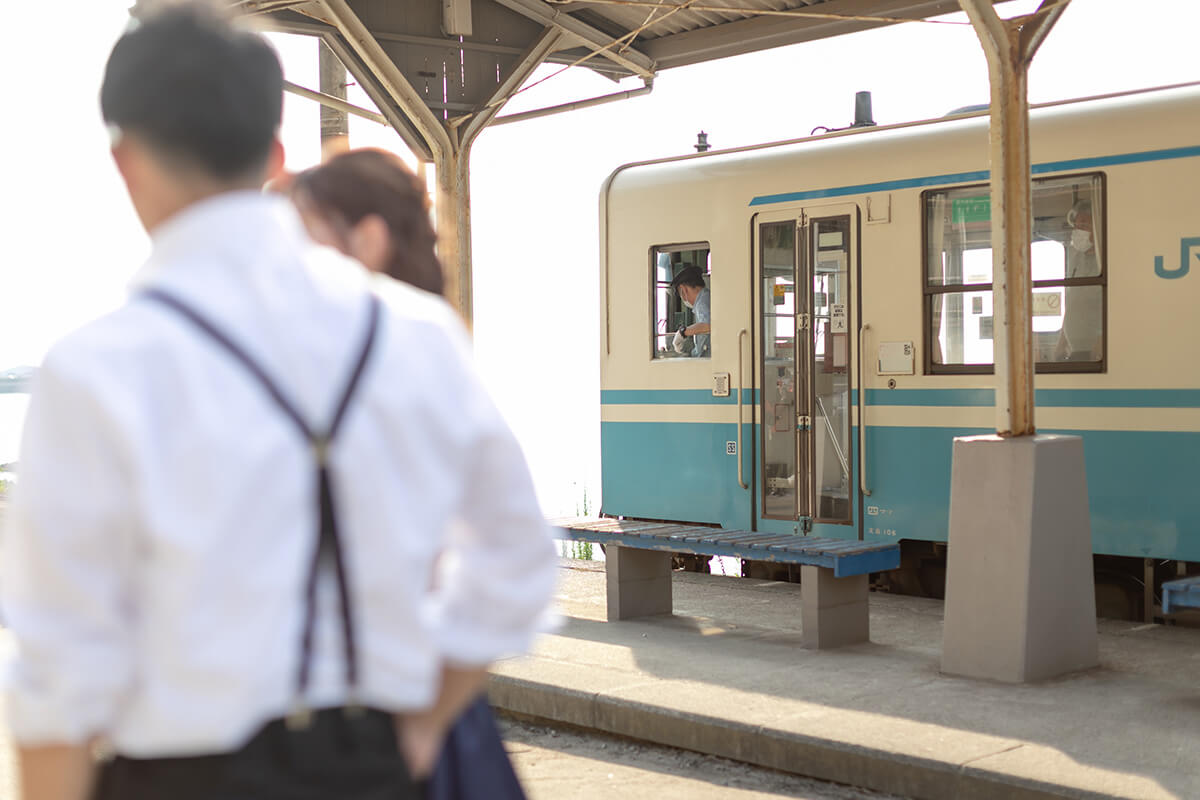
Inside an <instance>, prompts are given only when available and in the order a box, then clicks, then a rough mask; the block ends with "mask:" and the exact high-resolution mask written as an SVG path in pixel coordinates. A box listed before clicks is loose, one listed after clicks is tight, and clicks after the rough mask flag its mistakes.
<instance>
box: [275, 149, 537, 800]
mask: <svg viewBox="0 0 1200 800" xmlns="http://www.w3.org/2000/svg"><path fill="white" fill-rule="evenodd" d="M280 188H281V189H282V190H284V191H287V192H288V193H290V195H291V197H292V202H293V203H294V204H295V205H296V208H297V209H298V210H299V212H300V217H301V219H303V221H304V226H305V228H307V229H308V233H309V236H311V237H312V239H313V240H314V241H316V242H317V243H319V244H323V245H327V246H329V247H332V248H334V249H335V250H338V251H340V252H341V253H343V254H344V255H347V256H350V257H352V258H354V259H356V260H358V261H359V262H361V263H362V264H363V265H364V266H365V267H367V269H369V270H371V271H372V272H376V273H382V274H385V275H387V276H389V277H391V278H393V279H395V280H398V281H401V282H403V283H407V284H411V285H413V286H416V287H417V288H419V289H424V290H425V291H427V292H431V293H433V294H437V295H442V293H443V287H444V281H443V277H442V266H441V263H440V262H439V261H438V258H437V255H436V253H435V252H434V249H435V246H436V244H437V235H436V234H435V233H434V230H433V224H432V222H431V221H430V218H429V198H428V194H427V193H426V191H425V187H424V186H423V185H422V182H421V180H420V179H419V178H418V177H417V176H416V175H414V174H413V173H412V172H411V171H410V170H409V169H408V167H406V166H405V165H404V162H402V161H401V160H400V159H399V158H397V157H396V156H394V155H393V154H391V153H388V152H386V151H383V150H351V151H348V152H344V153H341V154H339V155H337V156H334V157H333V158H331V159H330V160H329V161H327V162H325V163H324V164H322V165H320V166H318V167H313V168H312V169H309V170H306V171H304V172H301V173H299V174H298V175H295V176H293V177H292V178H291V180H290V181H289V182H288V184H287V185H286V186H285V187H280ZM455 676H456V678H457V679H458V685H457V686H455V687H454V688H453V689H452V690H451V693H453V694H455V695H457V696H459V697H460V698H463V697H469V696H470V695H472V694H475V698H474V700H473V701H471V702H469V703H467V704H466V707H465V709H464V710H463V711H462V713H461V714H460V715H459V716H458V717H457V719H456V721H455V722H454V723H453V725H451V726H450V728H449V730H447V731H445V733H444V739H443V740H442V743H441V748H440V753H439V754H438V757H437V760H436V766H434V768H433V772H432V774H431V775H430V776H429V777H428V780H427V781H426V785H425V798H426V800H523V798H524V796H525V795H524V792H523V791H522V789H521V786H520V783H519V781H518V780H517V777H516V774H515V773H514V772H513V768H512V764H511V762H510V761H509V759H508V756H507V754H506V753H505V750H504V744H503V742H502V741H501V739H500V734H499V731H498V730H497V727H496V722H495V719H494V716H493V713H492V710H491V707H490V706H489V705H488V702H487V696H486V694H484V693H482V692H480V691H479V690H478V687H479V686H481V685H482V682H483V673H482V672H480V673H479V674H473V673H471V672H468V671H461V670H460V671H458V672H456V673H455ZM476 692H478V693H476ZM460 702H461V700H460ZM410 727H411V726H410ZM410 733H412V731H411V730H409V731H406V730H401V747H402V748H404V749H406V750H407V749H409V747H410V746H412V747H415V748H416V749H417V750H425V748H426V747H427V745H428V739H426V740H425V743H424V744H421V743H420V742H416V741H414V740H413V739H412V738H410V737H409V736H408V735H407V734H410ZM424 755H425V757H426V758H427V757H428V755H429V754H428V752H427V751H426V752H425V754H424ZM410 760H411V759H410Z"/></svg>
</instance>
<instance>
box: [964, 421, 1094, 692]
mask: <svg viewBox="0 0 1200 800" xmlns="http://www.w3.org/2000/svg"><path fill="white" fill-rule="evenodd" d="M1097 663H1099V656H1098V646H1097V637H1096V595H1095V585H1094V578H1093V573H1092V536H1091V521H1090V518H1089V516H1088V500H1087V479H1086V477H1085V475H1084V462H1083V440H1082V439H1081V438H1079V437H1078V436H1053V435H1038V436H1019V437H1012V438H1001V437H999V436H972V437H963V438H959V439H955V440H954V465H953V472H952V477H951V486H950V550H949V554H948V562H947V572H946V622H945V629H944V632H943V640H942V671H943V672H947V673H951V674H955V675H964V676H967V677H972V678H987V679H991V680H998V681H1005V682H1008V683H1024V682H1028V681H1040V680H1046V679H1049V678H1053V677H1055V676H1057V675H1063V674H1065V673H1068V672H1073V671H1075V670H1080V669H1087V668H1089V667H1094V666H1096V664H1097Z"/></svg>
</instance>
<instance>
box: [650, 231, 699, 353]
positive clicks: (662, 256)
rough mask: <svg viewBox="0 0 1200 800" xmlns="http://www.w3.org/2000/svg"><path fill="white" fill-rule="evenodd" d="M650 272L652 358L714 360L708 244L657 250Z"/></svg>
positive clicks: (651, 258)
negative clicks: (712, 356) (709, 358)
mask: <svg viewBox="0 0 1200 800" xmlns="http://www.w3.org/2000/svg"><path fill="white" fill-rule="evenodd" d="M650 272H651V275H650V285H651V290H650V292H651V297H650V303H651V312H652V313H651V317H650V323H651V330H650V355H651V358H654V359H669V358H708V357H709V356H711V354H712V346H711V338H712V337H711V330H712V328H711V319H712V295H711V293H710V292H709V279H710V276H711V274H712V269H711V260H710V257H709V247H708V244H707V243H699V244H682V245H667V246H661V247H653V248H651V249H650Z"/></svg>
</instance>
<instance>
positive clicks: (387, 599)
mask: <svg viewBox="0 0 1200 800" xmlns="http://www.w3.org/2000/svg"><path fill="white" fill-rule="evenodd" d="M153 239H154V241H153V251H152V254H151V256H150V259H149V262H148V263H147V264H146V265H145V267H144V268H143V269H142V271H141V272H140V273H139V274H138V276H137V278H136V279H135V281H134V287H133V289H134V293H133V295H132V296H131V299H130V300H129V302H128V303H127V304H126V305H125V306H123V307H122V308H120V309H119V310H117V311H115V312H113V313H111V314H109V315H107V316H105V317H103V318H101V319H99V320H97V321H96V322H94V323H91V324H89V325H87V326H86V327H84V328H82V329H81V330H79V331H77V332H75V333H74V334H72V335H70V336H68V337H67V338H65V339H64V340H62V341H61V342H59V343H58V344H57V345H55V346H54V348H52V350H51V352H50V353H49V354H48V355H47V357H46V359H45V362H44V364H43V366H42V368H41V370H40V371H39V372H38V375H37V378H36V382H35V385H34V387H33V391H32V397H31V400H30V404H29V410H28V414H27V418H26V423H25V430H24V438H23V441H22V447H21V455H20V465H21V481H20V484H19V485H18V486H17V488H16V491H15V494H14V496H13V498H12V502H11V505H10V508H9V512H8V520H7V529H6V531H5V533H4V539H3V548H4V552H3V559H2V566H0V569H2V571H3V574H2V576H0V604H2V607H3V614H4V618H5V620H6V622H7V624H8V625H9V627H10V628H11V629H12V631H13V632H14V633H15V636H16V639H17V642H18V648H17V650H18V652H17V655H16V656H15V660H14V663H13V664H12V665H11V669H10V671H9V675H8V689H9V699H8V714H9V717H10V722H11V726H12V731H13V735H14V736H15V737H16V739H17V741H18V742H20V743H23V744H42V743H61V742H82V741H84V740H85V739H87V738H89V737H91V736H93V735H104V736H107V737H108V738H109V739H110V740H111V741H112V743H113V744H114V746H115V748H116V749H117V751H118V752H121V753H123V754H126V755H130V756H140V757H145V756H154V755H171V754H190V753H205V752H219V751H225V750H229V749H233V748H236V747H237V746H239V745H240V744H241V743H242V742H244V741H245V740H246V739H247V738H249V736H251V735H252V734H253V733H254V732H255V731H256V730H257V728H258V727H259V726H260V725H261V724H262V723H263V722H264V721H266V720H268V719H270V718H273V717H278V716H281V715H282V714H284V713H286V711H287V710H288V709H289V708H290V706H291V703H292V700H293V686H294V675H295V671H296V664H297V660H298V658H299V652H300V647H299V642H300V628H301V624H302V613H303V603H302V598H303V583H304V578H305V574H306V571H307V568H308V565H309V563H310V558H311V553H312V548H313V547H314V545H315V541H316V536H317V519H316V516H317V515H316V494H315V492H316V487H315V485H314V484H315V480H314V465H313V460H312V456H311V454H310V451H309V449H308V445H307V442H306V441H305V440H304V439H303V438H302V437H301V435H300V434H299V433H298V431H297V429H296V428H295V427H294V426H293V423H292V422H291V421H290V420H289V419H287V418H286V417H285V416H284V415H283V413H282V412H281V411H280V410H279V408H278V407H277V406H276V405H275V403H274V402H273V401H272V399H271V398H270V397H269V395H268V394H267V393H266V391H264V389H263V387H262V385H261V384H260V383H258V382H257V381H256V380H255V379H254V378H253V377H252V376H251V375H250V374H249V373H248V372H247V370H246V369H245V367H244V366H243V365H242V364H241V363H240V362H237V361H235V360H234V359H233V358H232V357H231V356H230V355H229V354H228V353H227V352H226V351H224V350H223V349H221V348H220V347H219V346H217V345H216V344H215V343H214V342H212V341H211V340H210V339H209V338H207V337H206V336H205V335H203V334H202V333H201V332H200V331H199V330H198V329H196V328H195V327H194V326H193V325H192V324H191V323H189V322H188V321H187V320H185V319H184V318H182V317H180V316H178V315H177V314H176V313H175V312H173V311H171V310H170V309H168V308H166V307H164V306H162V305H160V304H157V303H154V302H152V301H149V300H148V299H146V298H139V297H138V296H137V293H136V292H137V290H138V289H139V288H150V287H154V288H158V289H161V290H163V291H166V292H169V293H171V294H173V295H174V296H175V297H177V298H179V299H181V300H182V301H184V302H185V303H188V304H189V305H191V306H192V307H193V308H195V309H196V310H198V311H199V312H200V313H201V314H203V315H204V316H206V317H207V318H208V319H209V320H211V321H212V322H213V323H214V324H215V325H216V326H217V327H218V328H219V329H221V330H222V331H223V332H224V333H225V334H226V335H227V336H228V337H230V338H231V339H233V340H234V341H235V342H237V343H238V344H240V345H241V346H242V347H243V348H244V349H245V350H246V351H247V352H248V353H249V354H250V355H251V356H252V357H253V358H254V359H255V360H256V361H257V362H258V363H259V364H260V365H261V366H262V367H263V368H264V370H265V371H266V372H267V374H268V375H269V376H270V377H271V378H272V379H273V380H274V381H275V382H276V383H277V384H278V385H280V387H281V388H282V390H283V392H284V394H286V395H287V396H288V397H289V399H290V400H291V401H292V402H293V403H294V404H295V405H296V406H297V407H298V408H299V409H300V410H301V412H302V413H303V414H304V415H305V416H306V418H307V420H308V422H309V424H310V426H311V427H313V428H314V429H322V428H324V427H326V426H327V424H328V420H329V418H330V417H331V416H332V414H333V411H334V408H333V406H334V404H335V403H336V402H337V400H338V399H339V395H340V394H341V392H342V391H343V388H344V386H345V384H346V381H347V379H348V377H349V373H350V371H351V369H352V368H353V366H354V361H355V359H356V357H357V356H358V353H359V351H360V348H361V344H362V341H363V336H364V333H365V326H366V320H367V305H368V290H369V289H370V288H371V287H372V286H374V287H375V288H376V290H377V292H378V293H379V294H381V296H383V297H384V300H385V311H384V314H383V316H382V318H381V321H380V328H379V335H378V338H377V340H376V343H375V349H374V351H373V353H372V355H371V357H370V361H369V362H368V364H367V368H366V371H365V373H364V375H363V377H362V382H361V384H360V385H359V387H358V390H357V392H356V394H355V396H354V399H353V400H352V403H351V406H350V409H349V411H348V412H347V416H346V418H345V421H344V423H343V425H342V427H341V430H340V433H339V434H338V438H337V439H336V440H335V442H334V444H333V446H332V450H331V453H330V464H331V471H332V475H333V481H334V491H335V498H334V499H335V502H336V505H337V509H338V517H339V523H340V530H341V536H342V540H343V547H344V548H345V550H346V559H347V568H348V571H349V575H350V588H351V591H352V610H353V612H354V614H355V619H356V625H357V629H358V631H357V633H358V636H357V638H358V650H359V662H360V665H359V670H360V675H361V677H360V694H359V699H360V700H361V701H362V702H363V703H365V704H367V705H373V706H376V707H380V708H384V709H389V710H396V711H401V710H406V709H415V708H420V707H427V706H428V705H430V704H431V703H432V701H433V699H434V697H435V694H436V690H437V685H436V684H437V678H438V675H439V670H440V665H441V663H442V662H443V661H444V660H448V661H450V662H453V663H457V664H461V665H481V664H486V663H488V662H490V661H492V660H494V659H496V658H498V657H501V656H503V655H507V654H512V653H516V652H520V651H522V650H524V649H526V648H527V646H528V645H529V643H530V640H531V637H532V635H533V633H534V631H535V628H536V627H537V626H538V625H539V623H540V621H541V619H542V618H543V615H544V614H545V611H546V607H547V604H548V603H549V600H550V597H551V595H552V592H553V586H554V581H555V572H556V570H555V553H554V548H553V544H552V539H551V536H550V533H549V529H548V527H547V525H546V524H545V522H544V520H543V518H542V515H541V513H540V510H539V508H538V505H537V501H536V499H535V496H534V491H533V486H532V483H531V481H530V478H529V473H528V470H527V468H526V465H525V462H524V459H523V456H522V453H521V450H520V448H519V447H518V445H517V443H516V441H515V440H514V438H513V436H512V434H511V433H510V431H509V430H508V428H507V427H506V425H505V424H504V422H503V421H502V419H501V417H500V415H499V413H498V412H497V410H496V408H495V407H494V406H493V404H492V402H491V400H490V399H489V397H488V396H487V394H486V393H485V391H484V389H483V388H482V386H481V384H480V381H479V378H478V376H477V375H476V372H475V370H474V368H473V366H472V360H471V355H470V345H469V342H468V340H467V338H466V336H465V333H464V331H463V330H462V328H461V325H460V324H459V322H458V319H457V317H456V316H455V314H454V312H453V310H452V309H451V308H450V307H449V306H448V305H446V304H445V303H444V302H443V301H442V300H441V299H440V298H436V297H434V296H432V295H428V294H426V293H424V292H420V291H418V290H416V289H412V288H409V287H407V286H403V285H400V284H396V283H394V282H386V283H381V282H380V281H377V280H375V279H373V278H371V277H369V276H368V275H367V273H366V272H365V270H363V269H362V268H361V267H360V266H358V265H357V264H356V263H354V262H351V261H349V260H347V259H344V258H342V257H341V256H339V255H337V254H336V253H334V252H333V251H331V250H328V249H325V248H320V247H317V246H314V245H312V244H310V243H309V241H308V239H307V237H306V236H305V234H304V231H303V228H302V227H301V225H300V222H299V219H298V217H297V216H296V214H295V213H294V212H293V211H292V209H291V206H290V205H289V204H288V203H287V202H286V201H284V200H281V199H279V198H272V197H267V196H263V195H260V194H258V193H249V192H246V193H232V194H227V195H222V196H219V197H216V198H213V199H210V200H207V201H204V202H202V203H200V204H197V205H195V206H192V207H191V208H189V209H188V210H186V211H185V212H183V213H181V214H180V215H178V216H177V217H175V218H173V219H172V220H170V221H169V222H168V223H166V224H165V225H163V226H161V227H160V228H159V229H158V230H157V231H156V232H155V235H154V237H153ZM318 600H319V602H318V609H317V618H316V643H315V650H314V661H313V676H312V680H311V684H310V690H309V693H308V701H309V703H310V704H311V705H313V706H315V707H320V706H325V705H336V704H340V703H341V702H343V701H344V700H345V693H344V685H343V676H344V673H343V658H342V651H341V628H340V621H339V617H338V615H337V606H336V602H335V592H334V591H333V584H332V580H331V579H328V576H326V578H324V579H323V582H322V585H321V591H320V592H319V598H318Z"/></svg>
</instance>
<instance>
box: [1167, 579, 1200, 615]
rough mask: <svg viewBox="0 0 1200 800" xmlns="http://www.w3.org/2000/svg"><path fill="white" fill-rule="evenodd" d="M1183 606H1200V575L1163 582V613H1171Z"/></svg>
mask: <svg viewBox="0 0 1200 800" xmlns="http://www.w3.org/2000/svg"><path fill="white" fill-rule="evenodd" d="M1181 608H1200V575H1194V576H1192V577H1191V578H1180V579H1179V580H1176V581H1166V582H1165V583H1163V585H1162V610H1163V613H1164V614H1171V613H1174V612H1176V611H1178V610H1179V609H1181Z"/></svg>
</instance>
